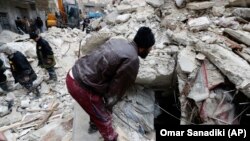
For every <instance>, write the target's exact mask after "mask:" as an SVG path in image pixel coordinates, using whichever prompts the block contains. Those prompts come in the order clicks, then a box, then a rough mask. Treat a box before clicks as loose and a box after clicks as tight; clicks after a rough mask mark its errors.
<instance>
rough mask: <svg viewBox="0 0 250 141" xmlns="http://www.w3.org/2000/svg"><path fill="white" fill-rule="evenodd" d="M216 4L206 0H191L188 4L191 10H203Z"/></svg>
mask: <svg viewBox="0 0 250 141" xmlns="http://www.w3.org/2000/svg"><path fill="white" fill-rule="evenodd" d="M214 5H215V3H214V2H210V1H204V2H190V3H188V4H187V8H188V9H190V10H203V9H208V8H211V7H213V6H214Z"/></svg>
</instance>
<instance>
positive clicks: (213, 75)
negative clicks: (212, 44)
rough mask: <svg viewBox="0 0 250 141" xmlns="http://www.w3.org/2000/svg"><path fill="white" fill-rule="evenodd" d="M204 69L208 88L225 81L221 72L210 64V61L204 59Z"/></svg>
mask: <svg viewBox="0 0 250 141" xmlns="http://www.w3.org/2000/svg"><path fill="white" fill-rule="evenodd" d="M205 66H206V71H207V76H208V77H207V81H208V88H209V90H211V89H213V88H215V87H216V86H218V85H219V84H222V83H224V82H225V80H224V76H223V75H222V74H221V72H220V71H219V70H218V69H217V68H216V66H214V64H212V63H211V62H210V61H208V60H206V61H205Z"/></svg>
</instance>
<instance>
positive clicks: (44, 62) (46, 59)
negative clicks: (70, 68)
mask: <svg viewBox="0 0 250 141" xmlns="http://www.w3.org/2000/svg"><path fill="white" fill-rule="evenodd" d="M30 39H33V40H34V41H36V43H37V44H36V54H37V58H38V66H41V67H42V68H45V69H46V70H47V71H48V73H49V79H50V80H54V81H57V76H56V72H55V68H54V66H55V65H56V61H55V58H54V53H53V51H52V48H51V47H50V45H49V43H48V42H47V41H46V40H44V39H43V38H42V37H40V36H38V35H37V34H36V33H33V32H32V33H30Z"/></svg>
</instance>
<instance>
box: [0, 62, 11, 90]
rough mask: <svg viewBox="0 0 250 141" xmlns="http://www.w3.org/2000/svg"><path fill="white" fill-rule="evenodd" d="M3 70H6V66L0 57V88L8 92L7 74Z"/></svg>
mask: <svg viewBox="0 0 250 141" xmlns="http://www.w3.org/2000/svg"><path fill="white" fill-rule="evenodd" d="M5 70H6V67H5V65H4V63H3V61H2V60H1V59H0V88H1V89H2V90H3V91H5V92H8V91H9V88H8V85H7V76H6V75H5V74H4V72H5Z"/></svg>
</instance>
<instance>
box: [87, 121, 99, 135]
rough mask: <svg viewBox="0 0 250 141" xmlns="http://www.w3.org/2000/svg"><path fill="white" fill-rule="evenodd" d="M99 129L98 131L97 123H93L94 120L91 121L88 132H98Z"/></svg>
mask: <svg viewBox="0 0 250 141" xmlns="http://www.w3.org/2000/svg"><path fill="white" fill-rule="evenodd" d="M97 131H98V129H97V127H96V126H95V124H94V123H92V122H89V129H88V133H89V134H93V133H95V132H97Z"/></svg>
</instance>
